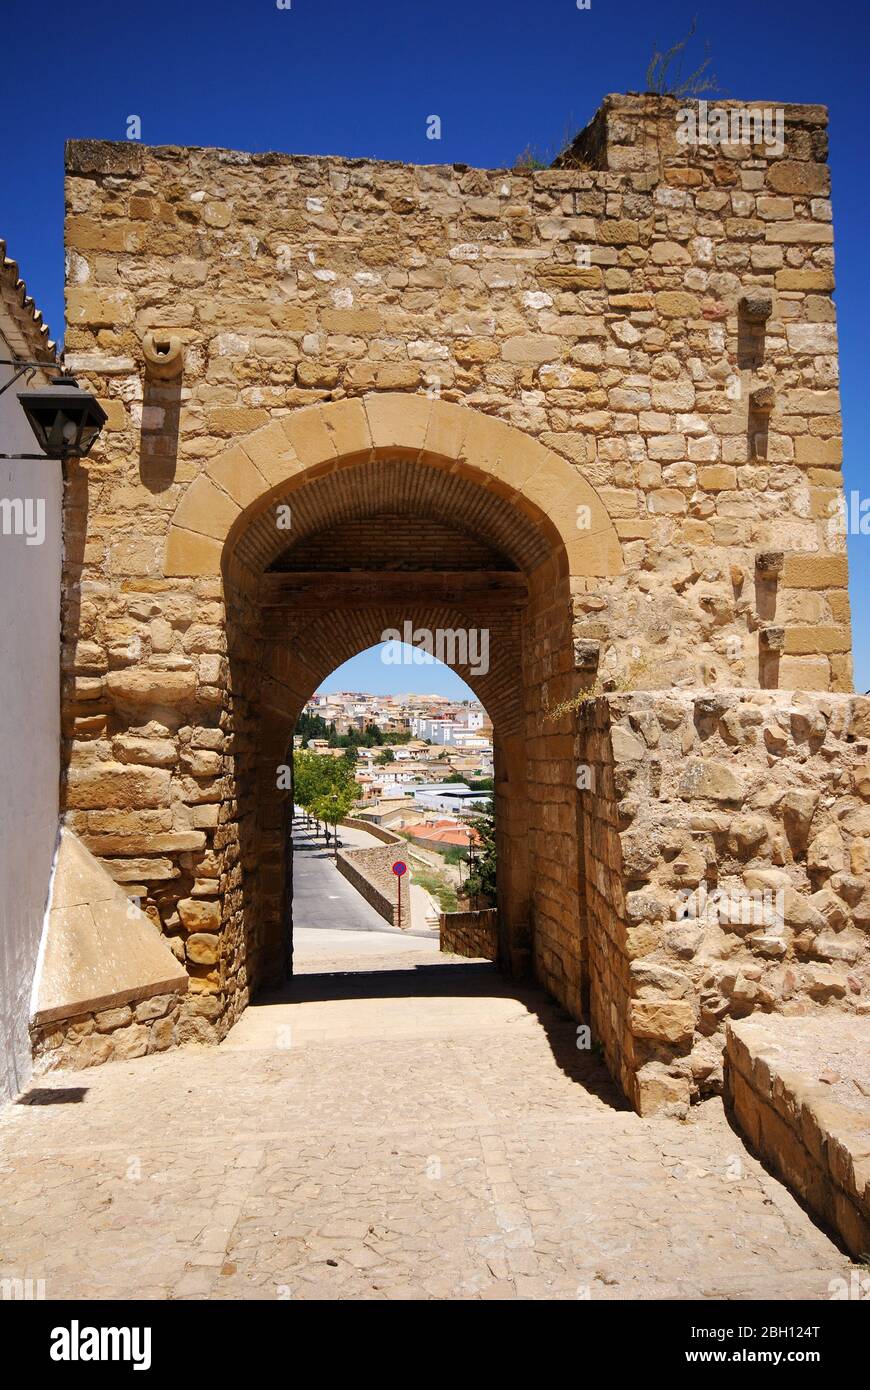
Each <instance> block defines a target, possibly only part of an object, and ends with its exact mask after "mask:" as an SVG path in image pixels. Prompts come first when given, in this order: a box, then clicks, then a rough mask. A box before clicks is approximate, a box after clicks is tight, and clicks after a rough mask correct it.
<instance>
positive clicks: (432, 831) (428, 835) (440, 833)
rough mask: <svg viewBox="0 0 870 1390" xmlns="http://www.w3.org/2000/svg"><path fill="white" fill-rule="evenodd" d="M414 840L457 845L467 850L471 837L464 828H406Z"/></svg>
mask: <svg viewBox="0 0 870 1390" xmlns="http://www.w3.org/2000/svg"><path fill="white" fill-rule="evenodd" d="M404 833H405V834H406V835H408V836H409V837H410V838H411V839H412V840H429V841H430V842H435V843H437V844H440V845H455V846H457V847H458V848H459V849H467V848H468V846H469V845H470V843H471V837H470V835H469V832H468V830H467V829H465V827H464V826H454V825H449V826H447V825H413V826H406V827H405V832H404Z"/></svg>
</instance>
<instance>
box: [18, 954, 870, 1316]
mask: <svg viewBox="0 0 870 1390" xmlns="http://www.w3.org/2000/svg"><path fill="white" fill-rule="evenodd" d="M354 935H355V939H356V940H357V941H359V942H362V941H364V940H365V939H366V934H365V933H363V932H359V931H356V932H355V933H354ZM381 935H383V934H381ZM430 961H431V963H430ZM373 964H374V962H373V961H372V960H370V959H369V958H366V959H360V960H358V961H357V962H356V969H355V971H353V972H348V971H347V969H346V966H345V969H344V973H342V974H333V975H326V974H322V973H321V974H319V975H316V974H313V973H311V974H308V975H307V976H306V977H304V978H302V979H298V978H297V979H296V980H295V981H294V983H293V986H292V990H293V992H294V993H293V997H292V999H291V998H289V997H288V996H287V995H285V996H283V997H282V996H277V997H275V998H272V999H270V1000H263V1001H261V1002H260V1003H258V1004H257V1005H254V1006H252V1007H251V1008H250V1009H249V1010H248V1011H247V1012H246V1014H245V1015H244V1016H243V1018H242V1019H241V1020H240V1022H239V1023H238V1024H237V1025H236V1027H235V1028H234V1029H233V1030H232V1032H231V1033H230V1035H229V1037H228V1038H227V1039H226V1041H225V1042H224V1043H223V1044H222V1045H221V1046H220V1047H216V1048H214V1047H213V1048H208V1047H201V1046H192V1047H188V1048H185V1049H182V1050H180V1051H175V1052H171V1053H162V1054H157V1055H154V1056H151V1057H142V1058H139V1059H137V1060H136V1061H131V1062H112V1063H108V1064H107V1065H105V1066H102V1067H93V1068H91V1069H90V1070H89V1071H83V1072H56V1073H53V1074H51V1075H49V1076H47V1077H43V1078H41V1079H39V1080H38V1081H36V1082H35V1083H34V1084H33V1086H32V1087H31V1088H30V1090H29V1094H28V1095H25V1097H24V1098H23V1103H20V1104H14V1105H10V1106H8V1107H6V1109H5V1110H3V1111H0V1212H2V1222H0V1226H2V1230H0V1279H2V1278H7V1277H19V1278H23V1277H27V1276H30V1277H32V1278H42V1279H44V1280H45V1295H46V1297H47V1298H49V1299H51V1298H137V1299H138V1298H172V1299H191V1298H202V1297H207V1298H226V1299H243V1298H266V1299H287V1298H290V1299H293V1300H304V1299H316V1298H326V1299H395V1298H413V1299H514V1298H526V1299H553V1298H555V1299H568V1300H575V1299H578V1298H581V1299H585V1298H589V1299H592V1300H593V1301H594V1300H598V1299H631V1298H645V1299H652V1298H756V1299H800V1298H807V1299H828V1298H830V1296H831V1281H832V1280H834V1279H838V1278H845V1279H847V1280H848V1277H849V1270H850V1266H849V1262H848V1261H847V1260H846V1258H845V1257H844V1256H843V1254H842V1253H841V1252H840V1251H839V1250H838V1249H837V1248H836V1246H834V1245H833V1244H832V1243H831V1241H830V1240H829V1239H828V1238H827V1237H826V1236H825V1235H824V1234H823V1233H822V1232H821V1231H820V1230H819V1229H818V1228H817V1227H816V1226H815V1225H814V1224H813V1222H812V1221H811V1220H810V1218H809V1217H808V1216H807V1214H806V1213H805V1212H804V1211H803V1210H802V1209H801V1208H800V1207H799V1206H798V1204H797V1202H795V1201H794V1199H793V1198H792V1197H791V1196H790V1195H789V1193H788V1192H787V1191H786V1190H785V1188H783V1187H782V1185H781V1184H779V1183H778V1182H776V1181H775V1179H773V1178H772V1177H771V1176H770V1175H769V1174H767V1173H766V1172H765V1170H764V1169H763V1168H762V1166H761V1165H760V1164H759V1163H758V1162H756V1160H755V1159H754V1158H753V1157H752V1156H751V1154H749V1153H748V1152H747V1150H746V1149H745V1147H744V1146H743V1144H742V1143H741V1141H740V1138H739V1137H738V1136H737V1135H736V1134H735V1133H734V1132H733V1130H732V1129H731V1128H730V1127H729V1125H728V1123H727V1121H726V1118H725V1115H724V1112H723V1109H722V1106H721V1104H720V1102H719V1101H718V1100H711V1101H708V1102H707V1103H705V1104H704V1105H703V1106H700V1107H698V1109H697V1110H696V1111H694V1112H693V1114H692V1115H691V1117H690V1118H689V1120H688V1121H687V1122H681V1121H679V1120H676V1119H669V1118H666V1117H654V1118H652V1119H646V1120H641V1119H639V1118H638V1117H637V1116H636V1115H634V1114H633V1113H632V1112H631V1111H630V1110H628V1109H627V1108H626V1107H625V1105H624V1103H623V1102H621V1101H620V1098H619V1096H618V1095H617V1093H616V1091H615V1090H614V1088H613V1086H612V1084H611V1083H610V1081H609V1080H608V1078H607V1075H606V1073H605V1072H604V1070H603V1068H602V1066H601V1064H600V1063H599V1062H598V1061H597V1060H596V1059H595V1057H594V1056H591V1055H590V1054H589V1053H581V1052H578V1051H577V1048H576V1046H575V1029H574V1025H573V1024H572V1023H571V1022H570V1021H569V1020H567V1019H566V1018H565V1015H564V1014H563V1013H562V1012H561V1011H560V1010H559V1009H558V1008H556V1007H555V1006H554V1005H552V1004H551V1003H548V1002H547V1000H546V999H545V998H544V996H543V995H542V994H541V993H539V992H538V991H535V990H532V989H516V988H514V987H512V986H510V985H507V984H505V983H504V982H503V981H502V980H500V978H499V977H498V975H497V974H496V973H495V972H494V971H493V969H492V968H491V967H486V966H483V967H477V966H472V965H469V964H467V963H461V962H459V963H452V964H451V963H450V962H449V958H448V962H447V963H445V962H444V957H441V958H440V963H439V958H438V957H436V956H435V955H434V953H433V954H432V955H431V956H415V955H412V954H410V953H406V954H405V955H404V956H403V957H394V958H393V960H392V962H391V963H390V965H389V968H382V969H373V968H372V966H373ZM382 964H385V963H382ZM787 1316H788V1315H787V1314H785V1313H783V1314H781V1315H778V1317H780V1319H782V1318H786V1317H787ZM806 1320H807V1319H805V1321H806ZM809 1320H810V1321H811V1319H809Z"/></svg>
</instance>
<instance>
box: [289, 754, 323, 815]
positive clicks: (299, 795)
mask: <svg viewBox="0 0 870 1390" xmlns="http://www.w3.org/2000/svg"><path fill="white" fill-rule="evenodd" d="M327 762H332V759H331V758H324V757H321V756H320V754H319V753H312V752H310V751H309V750H307V749H304V748H297V749H295V750H294V753H293V800H294V801H295V802H296V804H297V806H301V807H302V809H303V811H305V813H306V815H309V816H313V817H314V818H315V823H316V824H317V829H318V830H319V829H320V825H319V818H318V817H317V816H316V814H315V810H314V807H315V803H316V801H317V799H318V797H319V796H320V794H321V792H322V791H323V789H324V787H325V785H326V772H325V766H326V763H327Z"/></svg>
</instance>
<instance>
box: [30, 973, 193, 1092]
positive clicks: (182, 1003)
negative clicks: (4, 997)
mask: <svg viewBox="0 0 870 1390" xmlns="http://www.w3.org/2000/svg"><path fill="white" fill-rule="evenodd" d="M217 1016H218V1009H217V1004H216V1001H215V1000H213V999H209V998H208V996H202V997H200V998H197V999H191V1000H188V999H187V998H186V996H185V995H184V994H177V993H176V994H158V995H153V996H152V997H151V998H149V999H143V1000H141V1002H140V1003H138V1004H133V1005H127V1004H125V1005H123V1006H122V1007H120V1008H116V1009H102V1010H100V1011H98V1012H96V1013H93V1012H91V1013H85V1014H78V1015H76V1016H75V1017H73V1018H69V1019H63V1020H62V1021H61V1022H57V1023H44V1024H40V1025H39V1026H35V1027H33V1028H32V1029H31V1034H30V1036H31V1043H32V1047H33V1061H34V1070H35V1071H37V1072H43V1071H53V1070H54V1069H56V1068H58V1067H70V1068H74V1069H79V1068H82V1067H94V1066H97V1065H98V1063H100V1062H109V1061H121V1062H123V1061H129V1060H130V1058H132V1057H145V1056H146V1055H147V1054H149V1053H151V1052H165V1051H166V1050H167V1048H170V1047H180V1046H181V1045H182V1044H183V1043H187V1042H215V1041H216V1040H217V1038H216V1035H215V1034H214V1033H213V1032H212V1030H211V1027H210V1025H211V1024H212V1023H213V1022H214V1021H215V1020H216V1018H217Z"/></svg>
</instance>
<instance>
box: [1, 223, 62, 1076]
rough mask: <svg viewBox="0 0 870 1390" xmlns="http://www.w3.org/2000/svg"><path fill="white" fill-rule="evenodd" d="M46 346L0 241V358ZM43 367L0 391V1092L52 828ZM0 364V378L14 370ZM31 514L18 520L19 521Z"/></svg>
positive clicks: (12, 1056)
mask: <svg viewBox="0 0 870 1390" xmlns="http://www.w3.org/2000/svg"><path fill="white" fill-rule="evenodd" d="M53 355H54V345H53V344H51V343H49V341H48V330H47V328H46V327H45V326H44V325H43V324H42V320H41V315H40V314H39V313H38V312H37V310H36V309H35V308H34V305H33V301H32V299H30V298H29V297H28V295H27V291H26V288H25V286H24V283H23V281H22V280H21V279H20V277H19V274H18V266H17V265H16V264H15V262H14V261H12V260H8V259H7V257H6V244H5V242H3V241H0V357H5V358H15V359H16V360H18V361H20V360H21V359H25V360H28V361H29V360H33V359H38V360H40V361H45V359H46V358H47V357H53ZM55 370H56V369H52V368H49V369H48V370H47V371H46V372H41V371H39V372H37V373H36V374H35V376H34V377H33V378H32V380H31V381H30V382H29V383H28V382H26V381H25V380H24V379H20V380H19V381H17V382H16V383H15V385H13V386H10V387H9V388H8V390H6V391H4V392H3V394H2V395H0V453H4V454H11V455H13V457H12V458H4V459H0V632H2V644H3V645H2V660H0V769H2V771H0V778H2V785H3V796H2V800H0V1101H2V1100H4V1099H8V1097H9V1096H11V1095H14V1094H15V1093H16V1092H17V1091H20V1090H21V1088H22V1086H24V1084H25V1082H26V1081H27V1080H28V1078H29V1076H30V1070H31V1066H30V1042H29V1037H28V1031H27V1025H28V1021H29V1017H30V991H31V985H32V980H33V971H34V967H35V964H36V958H37V950H38V947H39V940H40V936H41V933H42V924H43V918H44V915H45V908H46V903H47V899H48V888H49V879H50V875H51V865H52V860H53V858H54V851H55V845H56V841H57V831H58V786H59V782H60V694H59V692H60V644H59V640H58V639H59V633H60V576H61V502H62V497H63V471H62V468H61V464H60V463H59V462H57V460H55V459H38V460H36V461H28V460H25V459H22V458H20V457H17V456H20V455H21V454H39V453H40V449H39V446H38V444H37V442H36V439H35V438H34V436H33V433H32V431H31V428H30V425H29V424H28V423H27V419H26V418H25V415H24V412H23V411H22V409H21V405H20V404H19V401H18V392H19V391H23V390H24V389H25V388H26V387H27V386H28V385H30V386H31V387H34V388H37V387H40V386H45V385H47V383H48V382H49V380H50V378H51V377H52V376H53V375H55ZM14 371H15V369H14V367H8V366H0V386H2V385H3V384H4V383H5V382H8V381H9V380H10V378H11V377H12V376H13V375H14ZM22 508H25V509H26V510H25V511H24V513H23V516H24V520H25V521H28V519H29V520H30V521H37V522H38V523H39V524H38V525H37V526H35V527H32V528H31V527H30V525H29V524H28V526H27V527H26V528H22V527H21V526H20V525H19V524H18V523H19V521H20V520H21V519H22Z"/></svg>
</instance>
